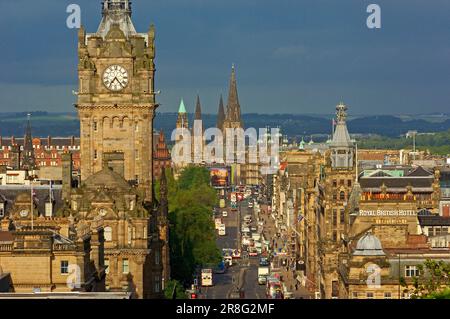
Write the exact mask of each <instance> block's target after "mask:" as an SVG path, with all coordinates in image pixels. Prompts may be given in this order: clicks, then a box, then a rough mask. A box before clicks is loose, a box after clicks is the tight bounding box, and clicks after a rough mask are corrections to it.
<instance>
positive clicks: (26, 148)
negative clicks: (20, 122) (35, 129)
mask: <svg viewBox="0 0 450 319" xmlns="http://www.w3.org/2000/svg"><path fill="white" fill-rule="evenodd" d="M30 118H31V114H28V115H27V128H26V131H25V139H24V144H23V152H24V157H23V166H24V168H27V169H33V168H35V166H36V163H35V157H34V149H33V138H32V136H31V120H30Z"/></svg>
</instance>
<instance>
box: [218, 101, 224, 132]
mask: <svg viewBox="0 0 450 319" xmlns="http://www.w3.org/2000/svg"><path fill="white" fill-rule="evenodd" d="M224 121H225V109H224V107H223V97H222V94H221V95H220V102H219V112H218V113H217V128H219V129H221V130H222V129H223V122H224Z"/></svg>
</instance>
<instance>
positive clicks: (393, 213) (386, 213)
mask: <svg viewBox="0 0 450 319" xmlns="http://www.w3.org/2000/svg"><path fill="white" fill-rule="evenodd" d="M358 216H362V217H399V216H401V217H405V216H417V211H415V210H380V209H379V210H360V211H359V214H358Z"/></svg>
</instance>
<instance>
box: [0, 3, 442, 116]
mask: <svg viewBox="0 0 450 319" xmlns="http://www.w3.org/2000/svg"><path fill="white" fill-rule="evenodd" d="M28 2H29V1H27V0H20V1H14V2H3V3H1V4H0V9H1V10H2V11H3V12H8V15H7V16H6V17H5V18H4V19H2V21H0V26H1V27H2V28H3V29H4V30H6V29H7V30H9V31H8V32H6V33H2V35H1V36H0V41H1V43H2V46H3V47H4V52H3V56H4V59H2V62H0V63H1V66H2V69H3V70H4V72H2V74H0V83H1V84H0V111H1V112H4V111H7V110H8V109H15V110H18V111H27V110H29V109H45V110H46V111H53V112H55V111H64V112H71V111H72V110H74V109H73V105H72V104H73V102H74V101H75V97H74V96H73V95H72V90H77V86H78V84H77V80H76V74H77V68H76V64H77V53H76V44H77V30H76V29H69V28H67V26H66V25H65V22H66V19H67V17H68V15H69V14H68V13H67V12H66V8H67V5H68V4H70V3H71V2H72V1H67V0H64V1H60V2H58V3H57V4H56V5H55V2H54V1H50V0H42V1H39V3H36V2H32V3H28ZM100 2H101V1H100V0H95V1H87V0H79V1H77V3H78V4H79V5H80V6H81V9H82V11H81V18H82V24H83V25H84V26H85V27H86V30H87V31H88V32H95V31H96V29H97V27H98V25H99V23H100V19H101V9H100ZM25 3H26V5H25ZM272 3H274V2H273V1H272V2H271V1H270V0H263V1H257V2H255V1H252V0H248V1H246V2H241V1H237V0H232V1H228V2H227V3H223V2H219V1H218V0H210V1H201V0H196V1H190V2H189V3H186V2H185V1H180V0H164V1H161V0H155V1H151V2H144V1H141V0H136V1H134V2H133V17H132V19H133V22H134V24H135V26H136V29H137V31H138V32H145V31H147V30H148V27H149V26H150V24H151V23H154V24H155V26H156V48H157V56H156V68H157V72H156V88H157V90H159V89H161V90H162V94H161V95H159V96H158V97H157V100H158V102H159V103H160V104H161V109H163V110H160V111H161V112H176V110H177V109H178V105H179V101H180V99H181V98H182V97H186V96H191V97H192V101H194V100H195V95H196V94H197V93H198V94H200V98H201V101H202V106H203V111H204V113H205V114H208V113H209V114H215V113H216V112H217V107H218V101H219V95H220V94H223V96H224V98H226V96H227V90H228V81H229V76H230V71H231V65H232V64H233V63H235V64H236V72H237V82H238V92H239V98H240V102H241V107H242V111H243V113H245V114H252V113H259V114H274V112H273V111H272V110H273V109H274V108H276V109H277V112H276V114H312V113H313V114H324V115H326V114H332V113H333V112H334V107H335V105H336V104H337V103H338V102H339V101H341V100H342V101H343V102H344V103H345V104H346V105H348V106H349V113H350V114H353V115H359V114H363V115H380V114H383V115H396V114H408V115H414V114H422V113H421V111H422V110H423V109H424V108H426V109H428V110H430V112H431V113H442V112H445V111H446V110H447V109H448V102H449V101H450V90H448V88H447V86H448V84H449V83H450V59H449V57H450V46H449V44H448V31H447V30H449V28H450V21H448V19H447V15H446V12H448V10H450V4H449V3H448V1H447V2H446V1H443V0H437V1H435V2H433V4H429V5H427V6H426V7H423V6H421V5H420V1H406V0H399V1H396V2H395V3H392V2H390V1H387V0H379V1H377V3H378V4H379V5H380V6H381V8H382V27H381V29H376V30H371V29H368V28H367V26H366V19H367V17H368V13H367V12H366V8H367V5H368V4H369V3H370V1H366V0H364V1H361V3H360V4H357V5H355V3H354V2H353V1H351V0H343V1H340V2H339V3H336V2H333V1H326V0H321V1H312V0H303V1H295V2H293V1H289V0H281V1H277V2H276V6H274V5H271V4H272ZM446 9H448V10H446ZM19 17H20V18H21V20H20V21H21V23H20V24H17V21H19V20H18V18H19ZM417 17H420V19H418V18H417ZM174 19H175V20H178V21H182V23H180V24H174V23H173V21H174ZM11 25H15V26H16V27H15V28H10V26H11ZM429 34H432V35H433V36H429ZM24 40H25V41H24ZM44 44H45V45H44ZM30 50H32V54H30ZM11 61H14V62H13V63H11ZM188 104H189V103H188ZM192 105H193V104H192ZM192 109H193V108H192ZM313 111H314V112H313Z"/></svg>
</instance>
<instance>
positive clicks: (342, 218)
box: [339, 209, 345, 225]
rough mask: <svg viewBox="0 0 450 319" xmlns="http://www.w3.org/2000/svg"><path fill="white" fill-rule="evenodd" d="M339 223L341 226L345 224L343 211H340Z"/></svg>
mask: <svg viewBox="0 0 450 319" xmlns="http://www.w3.org/2000/svg"><path fill="white" fill-rule="evenodd" d="M339 221H340V223H341V225H343V224H345V210H343V209H341V211H340V218H339Z"/></svg>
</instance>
